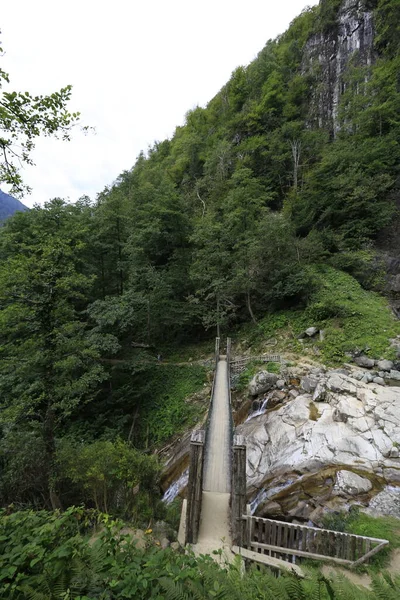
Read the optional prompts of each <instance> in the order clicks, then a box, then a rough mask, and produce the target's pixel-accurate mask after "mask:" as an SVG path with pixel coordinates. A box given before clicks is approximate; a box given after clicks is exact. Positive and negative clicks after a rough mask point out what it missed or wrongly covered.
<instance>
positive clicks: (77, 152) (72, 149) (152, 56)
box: [0, 0, 315, 205]
mask: <svg viewBox="0 0 400 600" xmlns="http://www.w3.org/2000/svg"><path fill="white" fill-rule="evenodd" d="M312 4H315V2H312ZM304 6H305V0H282V1H281V2H280V3H277V2H275V3H271V2H268V0H247V2H243V1H241V2H238V1H237V0H203V1H202V2H201V3H200V2H193V1H192V0H169V2H166V1H165V0H150V1H149V0H147V2H144V1H141V2H139V1H138V0H130V1H128V0H114V2H104V1H103V2H98V1H96V2H95V1H94V0H80V1H79V2H78V0H70V1H69V2H68V3H61V2H54V0H53V1H50V0H36V1H35V2H32V0H20V1H19V2H8V3H6V4H5V5H4V6H2V15H1V22H0V26H1V29H2V45H3V48H4V50H5V51H6V54H5V56H4V57H3V59H2V67H3V68H4V69H5V70H6V71H9V73H10V77H11V83H12V87H13V89H21V90H23V91H25V90H29V91H31V92H32V93H50V92H52V91H55V90H56V89H58V88H60V87H62V86H65V85H67V84H72V85H73V99H72V103H71V110H79V111H80V112H81V113H82V122H83V124H89V125H92V126H94V127H95V128H96V132H97V133H96V135H94V136H90V135H89V136H86V137H84V136H83V135H82V134H80V133H79V132H77V133H76V135H74V139H73V141H71V142H70V143H63V142H57V141H55V140H51V139H44V140H40V141H39V142H38V143H37V148H36V150H35V153H34V156H33V158H34V160H35V163H36V166H35V167H34V168H31V167H29V168H26V169H25V170H24V176H25V181H26V183H28V184H29V185H30V186H31V187H32V188H33V190H34V191H33V193H32V195H31V196H30V197H27V198H25V200H24V202H25V203H26V204H28V205H32V204H33V203H34V202H40V203H43V202H44V201H45V200H47V199H49V198H52V197H55V196H61V197H67V196H68V197H69V198H70V199H71V200H76V199H77V198H78V197H79V196H81V195H82V194H88V195H90V196H91V197H94V196H95V194H96V193H97V192H100V191H101V190H102V189H103V188H104V186H105V185H108V184H110V183H112V181H113V180H114V179H115V178H116V177H117V176H118V175H119V174H120V173H121V172H122V171H123V170H125V169H129V168H131V167H132V166H133V164H134V162H135V159H136V157H137V155H138V154H139V152H140V151H141V150H146V149H147V147H148V146H149V145H150V144H152V143H153V141H154V140H162V139H165V138H166V137H169V136H171V135H172V134H173V132H174V129H175V127H176V126H177V125H180V124H182V123H183V120H184V115H185V113H186V112H187V110H189V109H191V108H193V107H194V106H196V105H198V104H199V105H202V106H204V105H205V104H206V103H207V102H208V101H209V100H210V99H211V98H212V97H213V96H214V95H215V94H216V93H217V92H218V90H219V89H220V88H221V87H222V86H223V85H224V83H225V82H226V81H227V80H228V78H229V77H230V74H231V72H232V71H233V69H234V68H235V67H237V66H238V65H241V64H247V63H249V62H250V61H251V60H252V59H253V58H254V57H255V56H256V54H257V53H258V52H259V51H260V50H261V49H262V47H263V46H264V45H265V43H266V41H267V40H268V39H269V38H273V37H275V36H276V35H278V34H279V33H282V32H283V31H284V30H285V29H286V28H287V26H288V25H289V22H290V21H291V20H292V19H293V18H294V17H295V16H296V15H298V14H299V13H300V12H301V10H302V9H303V8H304Z"/></svg>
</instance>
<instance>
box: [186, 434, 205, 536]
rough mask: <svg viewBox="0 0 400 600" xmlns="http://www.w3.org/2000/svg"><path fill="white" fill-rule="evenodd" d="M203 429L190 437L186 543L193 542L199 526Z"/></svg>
mask: <svg viewBox="0 0 400 600" xmlns="http://www.w3.org/2000/svg"><path fill="white" fill-rule="evenodd" d="M204 438H205V432H204V430H203V429H198V430H196V431H193V433H192V437H191V439H190V466H189V481H188V493H187V513H186V536H185V538H186V539H185V542H186V544H195V543H196V542H197V536H198V533H199V526H200V513H201V496H202V488H203V454H204Z"/></svg>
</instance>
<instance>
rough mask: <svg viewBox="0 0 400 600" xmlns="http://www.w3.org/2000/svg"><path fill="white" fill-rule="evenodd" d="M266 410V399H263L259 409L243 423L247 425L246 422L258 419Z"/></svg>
mask: <svg viewBox="0 0 400 600" xmlns="http://www.w3.org/2000/svg"><path fill="white" fill-rule="evenodd" d="M267 408H268V398H265V400H264V402H263V403H262V405H261V407H260V408H259V409H258V410H255V411H254V412H252V413H250V414H249V416H248V417H247V419H246V421H245V423H247V421H250V420H251V419H254V417H259V416H260V415H263V414H264V413H265V412H266V411H267Z"/></svg>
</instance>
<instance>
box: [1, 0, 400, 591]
mask: <svg viewBox="0 0 400 600" xmlns="http://www.w3.org/2000/svg"><path fill="white" fill-rule="evenodd" d="M340 5H341V2H339V1H337V0H322V2H321V3H320V5H319V6H317V7H313V8H308V9H306V10H304V11H303V13H302V14H301V15H300V16H298V17H297V18H296V19H295V20H294V21H293V22H292V24H291V25H290V27H289V29H288V30H287V32H285V33H284V34H282V35H281V36H279V37H278V38H277V39H275V40H270V41H268V42H267V44H266V45H265V47H264V48H263V49H262V50H261V52H260V53H259V54H258V56H257V58H256V59H255V60H254V61H253V62H252V63H251V64H249V65H248V66H247V67H238V68H237V69H236V70H235V71H234V72H233V74H232V77H231V79H230V80H229V81H228V82H227V83H226V85H224V86H223V88H222V89H221V91H220V92H219V93H218V94H217V95H216V96H215V97H214V98H213V99H212V100H211V101H210V102H209V103H208V105H207V106H206V107H205V108H201V107H197V108H195V109H194V110H191V111H189V112H188V113H187V115H186V121H185V125H184V126H182V127H178V128H177V129H176V131H175V134H174V135H173V137H172V138H171V139H168V140H164V141H161V142H155V143H154V145H153V146H152V147H151V148H149V149H148V151H147V152H146V154H145V153H142V154H140V156H139V157H138V158H137V161H136V163H135V165H134V166H133V167H132V169H131V170H130V171H126V172H123V173H121V175H120V176H119V177H118V178H117V180H116V181H115V182H114V183H113V184H111V185H110V186H109V187H108V188H106V189H104V190H103V191H102V192H100V193H99V194H98V196H97V198H96V199H90V198H86V197H84V198H81V199H80V200H79V201H77V202H76V203H74V204H70V203H67V202H66V201H64V200H63V199H59V198H56V199H53V200H51V201H49V202H48V203H47V204H46V205H45V206H44V207H36V208H34V209H33V210H31V211H28V212H24V213H17V214H16V215H15V216H14V217H13V218H11V219H9V220H8V221H7V222H6V223H5V224H4V226H3V227H2V228H1V231H0V308H1V310H0V408H1V412H0V504H1V505H2V506H3V507H6V506H9V505H13V507H14V508H18V509H25V508H30V507H33V508H38V509H39V508H40V509H52V508H53V509H55V508H65V507H67V506H70V505H73V504H86V506H88V507H91V508H95V509H98V510H100V511H104V512H110V513H112V514H117V515H119V516H122V517H126V518H129V519H133V520H136V522H144V521H148V520H149V519H151V518H152V517H154V516H155V517H160V518H162V517H163V516H165V508H164V507H163V506H162V505H161V503H160V502H159V497H160V496H159V488H158V481H159V473H160V464H159V463H158V461H157V459H156V457H155V456H153V455H152V452H153V451H154V449H155V448H156V447H157V446H158V447H160V446H161V445H162V444H163V443H165V442H166V441H167V440H168V439H169V438H170V437H171V435H172V434H174V433H179V432H180V431H182V430H183V429H184V428H185V427H191V426H192V425H193V424H194V423H196V422H197V420H198V418H199V417H200V415H201V407H199V406H197V405H196V404H195V403H194V404H193V405H190V408H188V405H187V404H185V402H184V400H185V398H187V397H188V396H189V395H191V394H195V393H196V392H198V391H199V390H200V389H201V388H202V387H203V385H204V384H205V383H206V381H207V371H206V368H205V367H204V366H203V365H200V364H194V365H190V364H188V365H182V364H180V361H179V360H176V361H175V363H174V361H173V360H172V361H171V364H163V365H158V364H157V360H156V357H157V355H158V354H162V355H163V356H164V355H170V356H172V354H173V352H175V351H176V348H177V347H178V346H179V345H185V344H193V343H194V342H201V341H204V340H208V339H209V340H211V339H212V337H213V336H214V335H215V327H216V326H217V325H218V326H219V327H220V328H221V331H224V332H227V331H235V330H237V328H240V327H241V326H242V325H245V324H246V323H251V324H252V326H254V328H256V329H255V330H256V331H257V327H258V328H259V327H261V326H262V324H263V323H264V325H263V326H264V327H265V330H268V325H265V320H266V319H268V318H269V316H271V318H272V320H273V319H275V320H276V321H277V322H278V321H279V316H278V317H277V315H279V314H280V313H281V311H282V310H291V311H293V314H299V311H302V312H303V314H306V315H308V317H310V318H313V319H314V321H321V322H324V320H325V321H326V320H327V319H329V318H336V319H340V318H343V319H345V317H346V316H352V315H353V316H354V312H352V309H351V308H348V307H347V308H346V306H345V308H343V306H344V304H343V303H342V304H340V302H336V301H335V289H336V288H338V290H339V292H340V293H341V294H342V296H343V297H344V296H346V298H345V302H348V299H349V298H350V295H351V294H353V295H354V297H355V298H357V299H358V298H362V296H361V295H360V294H362V293H363V291H364V290H372V291H373V292H380V291H382V290H383V284H382V277H383V275H384V273H383V272H382V266H381V265H380V263H379V261H377V260H376V259H375V250H374V244H375V240H376V239H377V238H378V237H379V236H381V235H382V232H384V231H385V228H387V227H388V226H390V224H391V223H392V222H393V221H394V220H395V219H397V218H398V217H397V211H398V204H399V200H400V187H399V177H400V173H399V165H400V120H399V115H400V80H399V73H400V52H399V49H400V48H399V45H400V29H399V27H400V4H399V2H398V1H397V0H365V1H361V0H360V5H361V6H364V7H365V9H368V10H372V11H373V20H374V24H375V30H376V31H375V35H374V40H373V48H371V51H372V55H373V61H372V62H368V64H364V63H363V61H362V60H361V59H360V56H359V53H358V52H357V51H355V52H354V53H353V55H352V57H351V60H350V61H349V65H348V68H347V70H346V74H345V85H343V86H342V88H343V89H342V94H341V98H340V103H339V107H338V112H337V117H336V118H337V123H336V125H335V127H332V123H331V122H323V120H322V121H321V120H318V119H316V118H314V116H313V115H315V110H316V107H315V102H316V100H315V94H316V92H315V91H316V90H318V89H319V87H321V86H322V85H323V73H322V72H321V70H320V69H319V68H318V67H317V66H314V67H313V68H306V67H305V64H306V58H305V57H306V56H307V52H308V46H307V43H308V41H309V40H310V39H311V38H312V36H320V37H321V36H322V37H321V39H325V40H329V39H333V38H334V36H335V35H336V29H337V26H338V25H337V23H338V19H337V11H338V9H339V8H340ZM2 73H3V72H2V71H0V75H1V74H2ZM64 95H65V96H68V95H69V88H66V90H64ZM9 100H10V102H15V98H11V99H9ZM61 100H62V101H63V97H62V98H61ZM54 101H55V102H56V101H57V99H55V100H54ZM160 102H161V99H160ZM51 106H52V105H51V103H50V107H51ZM70 117H71V119H72V118H73V119H74V118H75V115H73V116H71V115H69V116H65V119H66V121H65V124H66V125H67V126H68V125H69V123H70V121H69V120H68V119H69V118H70ZM61 124H62V123H61ZM45 126H46V123H45ZM17 133H18V132H17ZM28 133H29V132H28ZM37 134H40V130H39V129H38V131H37ZM28 138H29V135H28ZM11 175H12V174H11ZM17 183H19V180H18V181H17ZM321 265H322V267H321ZM343 271H344V272H345V273H343ZM335 273H336V275H335ZM346 278H347V279H346ZM355 280H357V281H355ZM349 281H350V284H346V282H349ZM346 285H349V288H347V287H346ZM324 290H325V291H324ZM326 290H328V292H327V291H326ZM379 302H380V304H379V303H378V304H376V312H377V313H378V312H381V311H382V310H387V308H385V309H384V308H382V307H383V304H382V302H383V301H381V300H379ZM374 306H375V305H374ZM307 310H308V313H307V312H306V311H307ZM346 310H347V313H346ZM313 311H314V312H313ZM343 311H344V312H343ZM360 314H361V313H360ZM365 317H366V319H367V318H373V317H372V316H371V315H370V314H368V313H365ZM300 321H301V320H300ZM300 321H299V322H300ZM299 326H304V323H303V322H301V323H300V325H299ZM235 328H236V329H235ZM270 333H273V331H271V332H270ZM388 335H389V334H388ZM342 337H343V339H342V342H341V345H340V348H339V347H335V349H334V350H331V351H330V352H331V354H330V355H329V356H328V358H332V359H335V360H340V359H341V358H343V356H344V352H345V351H346V350H351V349H352V348H351V343H352V340H351V337H347V334H346V335H343V336H342ZM328 342H329V340H328ZM379 344H380V345H379V351H380V352H381V353H383V352H384V346H385V343H384V342H383V341H382V340H379ZM211 348H212V343H211V344H210V349H211ZM187 358H189V357H187ZM172 363H174V364H172ZM132 489H135V490H136V492H135V494H133V493H132ZM30 518H31V517H30ZM0 543H1V542H0ZM113 551H114V550H113ZM85 560H86V559H85ZM87 560H89V559H87ZM121 560H122V559H121ZM160 560H161V559H160ZM162 560H164V559H162ZM96 576H97V575H96ZM10 577H11V575H10ZM93 577H95V574H94V575H93ZM165 585H167V584H165ZM168 585H170V584H168ZM221 585H222V584H221ZM224 585H225V584H224ZM226 585H227V584H226ZM249 585H250V584H249ZM216 591H218V590H216ZM4 597H10V598H11V597H13V598H14V597H15V598H17V597H18V598H19V597H25V596H18V595H15V596H11V595H10V596H4ZM91 597H95V596H91ZM96 597H97V596H96ZM99 597H100V596H99ZM102 597H103V596H102ZM104 597H107V598H108V597H110V598H111V597H114V596H104ZM115 597H133V596H115ZM135 597H136V596H135ZM137 597H139V596H137ZM140 597H148V596H146V595H143V596H140ZM149 597H150V596H149ZM154 597H156V596H154ZM160 597H161V596H160ZM170 597H171V598H172V597H175V596H174V595H173V594H172V592H171V595H170ZM176 597H178V596H176ZM199 597H200V596H199ZM201 597H203V596H201ZM204 597H205V596H204ZM213 597H223V596H222V595H221V596H218V595H215V596H213ZM254 597H261V596H254ZM263 597H264V596H263ZM265 597H266V596H265ZM288 597H289V596H288ZM296 597H297V596H296ZM298 597H304V596H298ZM321 597H325V596H321ZM326 597H328V596H326ZM329 597H334V596H329ZM343 597H344V596H343Z"/></svg>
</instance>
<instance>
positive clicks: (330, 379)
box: [238, 372, 400, 501]
mask: <svg viewBox="0 0 400 600" xmlns="http://www.w3.org/2000/svg"><path fill="white" fill-rule="evenodd" d="M322 377H323V378H322V379H321V378H320V380H319V383H320V384H321V386H322V387H324V386H325V383H324V382H325V381H326V399H325V401H323V402H319V404H318V411H319V413H320V417H319V418H318V420H317V421H312V420H310V402H311V401H312V400H311V397H310V396H309V395H305V394H301V395H299V396H297V397H296V398H294V399H293V400H292V401H291V402H288V403H286V404H283V405H281V406H280V407H279V409H277V410H274V411H272V412H270V413H267V414H266V415H262V416H260V417H258V418H257V419H254V420H253V421H249V422H248V423H245V424H243V425H240V426H239V427H238V433H240V434H242V435H244V436H246V440H247V456H248V465H247V474H248V485H251V486H254V488H258V489H261V488H262V487H263V484H264V482H267V483H266V488H267V489H269V487H268V486H270V483H268V482H271V481H272V480H274V481H276V482H282V481H285V482H287V481H289V480H291V478H293V477H294V478H295V480H296V478H301V477H302V476H303V475H307V476H308V474H311V475H312V474H317V473H319V472H320V471H321V470H323V469H329V470H331V469H334V470H336V469H339V470H341V471H346V470H348V471H359V470H363V471H366V472H370V473H371V474H372V473H374V474H380V475H381V476H382V477H383V478H384V479H386V481H387V483H390V482H395V483H396V482H399V483H400V460H399V458H398V456H397V452H396V451H397V448H396V445H397V444H400V387H382V386H378V385H376V386H368V385H366V384H363V383H361V382H358V381H356V380H355V379H353V378H351V377H350V376H347V375H344V374H341V373H333V374H330V373H329V372H328V373H327V374H326V375H324V376H322ZM291 392H295V390H291ZM291 395H292V396H293V395H295V394H291ZM294 474H295V475H294ZM361 479H363V478H361ZM368 483H369V482H368ZM365 485H367V486H368V484H365ZM296 489H297V488H296ZM299 489H300V486H299ZM288 493H289V492H288ZM291 493H292V492H291ZM293 493H299V491H297V492H293ZM324 493H326V487H325V488H324V487H323V486H322V487H321V495H323V494H324ZM360 493H361V492H360ZM363 493H364V492H363ZM269 497H270V496H269ZM341 497H342V496H338V498H341ZM270 498H271V501H272V500H273V497H272V496H271V497H270ZM300 499H301V498H299V501H300ZM316 501H317V500H316Z"/></svg>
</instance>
